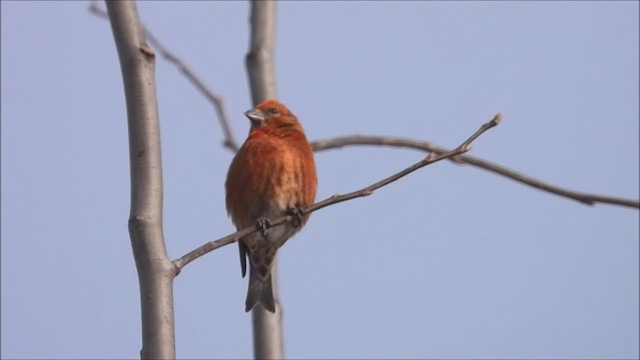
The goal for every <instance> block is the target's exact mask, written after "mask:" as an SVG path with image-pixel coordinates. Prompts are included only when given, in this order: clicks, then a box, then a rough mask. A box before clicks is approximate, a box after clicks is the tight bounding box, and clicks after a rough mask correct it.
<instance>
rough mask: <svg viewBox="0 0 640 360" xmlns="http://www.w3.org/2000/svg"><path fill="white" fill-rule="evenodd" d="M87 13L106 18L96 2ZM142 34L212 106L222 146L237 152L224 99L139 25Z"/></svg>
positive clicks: (90, 4) (145, 28)
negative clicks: (220, 130)
mask: <svg viewBox="0 0 640 360" xmlns="http://www.w3.org/2000/svg"><path fill="white" fill-rule="evenodd" d="M89 11H90V12H92V13H93V14H95V15H97V16H99V17H102V18H106V17H107V13H106V11H104V10H102V9H101V8H100V7H99V6H98V2H97V1H96V0H92V1H91V2H90V3H89ZM141 26H142V29H143V31H144V33H145V34H146V36H147V40H148V41H149V44H151V45H152V46H153V47H154V48H156V50H157V51H158V53H160V55H162V57H164V58H165V60H167V61H168V62H170V63H171V64H173V65H175V66H176V67H177V68H178V70H180V72H181V73H182V74H183V75H184V76H185V77H186V78H187V80H189V82H191V84H193V86H195V88H196V89H198V91H200V93H201V94H202V95H203V96H204V97H205V98H206V99H207V100H208V101H209V102H210V103H211V105H213V109H214V110H215V112H216V115H217V117H218V122H219V123H220V127H221V128H222V132H223V133H224V141H223V142H222V144H223V145H224V146H225V147H226V148H228V149H230V150H232V151H233V152H236V151H238V148H239V146H238V143H237V142H236V140H235V137H234V136H233V131H232V130H231V125H229V124H230V123H229V117H228V116H227V111H226V109H225V106H224V99H223V98H222V96H221V95H219V94H216V93H215V92H213V91H212V90H211V89H209V88H208V87H207V85H206V84H205V83H204V81H202V79H201V78H200V77H199V76H198V75H197V74H196V73H195V72H194V71H193V70H191V68H190V67H189V65H187V64H186V63H185V62H184V61H183V60H182V59H181V58H180V57H178V56H177V55H176V54H175V53H173V52H172V51H170V50H169V49H168V48H167V47H165V46H164V45H163V44H162V43H161V42H160V40H159V39H158V38H157V37H156V36H155V35H154V34H153V33H152V32H151V31H150V30H149V29H147V27H146V26H144V25H141Z"/></svg>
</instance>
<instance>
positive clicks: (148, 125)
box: [107, 1, 176, 359]
mask: <svg viewBox="0 0 640 360" xmlns="http://www.w3.org/2000/svg"><path fill="white" fill-rule="evenodd" d="M107 9H108V12H109V20H110V23H111V28H112V30H113V37H114V40H115V43H116V48H117V50H118V57H119V59H120V67H121V69H122V79H123V83H124V91H125V98H126V102H127V119H128V127H129V162H130V166H131V211H130V214H129V237H130V238H131V247H132V249H133V256H134V258H135V262H136V269H137V271H138V282H139V284H140V307H141V317H142V350H140V357H141V358H143V359H174V358H175V356H176V352H175V333H174V315H173V279H174V277H175V275H176V268H175V267H174V265H173V263H172V262H171V261H170V260H169V257H168V256H167V250H166V248H165V245H164V237H163V233H162V159H161V156H160V155H161V153H160V124H159V121H158V106H157V100H156V89H155V78H154V72H155V55H154V53H153V51H152V50H151V48H149V46H147V44H146V43H145V38H144V32H143V30H142V27H141V26H140V21H139V18H138V12H137V9H136V5H135V2H133V1H109V2H107Z"/></svg>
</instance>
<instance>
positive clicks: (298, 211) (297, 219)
mask: <svg viewBox="0 0 640 360" xmlns="http://www.w3.org/2000/svg"><path fill="white" fill-rule="evenodd" d="M287 214H288V215H290V216H293V220H292V221H291V225H293V227H294V228H297V227H298V226H300V224H302V208H301V207H299V206H296V207H292V208H289V210H287Z"/></svg>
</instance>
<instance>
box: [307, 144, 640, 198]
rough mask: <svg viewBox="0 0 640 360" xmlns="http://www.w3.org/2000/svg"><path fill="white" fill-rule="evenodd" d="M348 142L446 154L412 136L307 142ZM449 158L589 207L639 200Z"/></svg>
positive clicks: (318, 146)
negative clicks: (576, 189)
mask: <svg viewBox="0 0 640 360" xmlns="http://www.w3.org/2000/svg"><path fill="white" fill-rule="evenodd" d="M351 145H378V146H397V147H404V148H411V149H416V150H421V151H429V152H434V153H446V152H448V151H449V150H447V149H445V148H442V147H440V146H437V145H434V144H432V143H430V142H425V141H419V140H415V139H407V138H397V137H390V136H367V135H352V136H341V137H336V138H332V139H327V140H318V141H314V142H312V143H311V146H312V147H313V150H314V151H322V150H329V149H337V148H342V147H344V146H351ZM449 160H451V161H453V162H455V163H458V164H469V165H472V166H475V167H478V168H481V169H484V170H487V171H489V172H492V173H495V174H499V175H502V176H504V177H507V178H509V179H511V180H514V181H517V182H519V183H522V184H524V185H527V186H531V187H534V188H536V189H539V190H542V191H545V192H549V193H552V194H555V195H558V196H562V197H565V198H568V199H572V200H575V201H578V202H580V203H583V204H585V205H590V206H593V205H595V204H597V203H600V204H609V205H619V206H625V207H630V208H635V209H640V201H638V200H634V199H625V198H619V197H614V196H607V195H598V194H589V193H583V192H578V191H574V190H569V189H566V188H562V187H560V186H556V185H552V184H549V183H546V182H544V181H541V180H538V179H536V178H534V177H531V176H528V175H525V174H522V173H519V172H517V171H514V170H511V169H508V168H506V167H504V166H502V165H498V164H496V163H492V162H490V161H487V160H483V159H480V158H477V157H474V156H471V155H457V156H454V157H451V158H449Z"/></svg>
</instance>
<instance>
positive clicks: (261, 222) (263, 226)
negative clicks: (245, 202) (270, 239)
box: [256, 217, 271, 239]
mask: <svg viewBox="0 0 640 360" xmlns="http://www.w3.org/2000/svg"><path fill="white" fill-rule="evenodd" d="M270 227H271V223H270V222H269V219H267V218H266V217H259V218H258V220H256V230H260V234H262V237H263V238H265V239H266V238H267V235H269V228H270Z"/></svg>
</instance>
